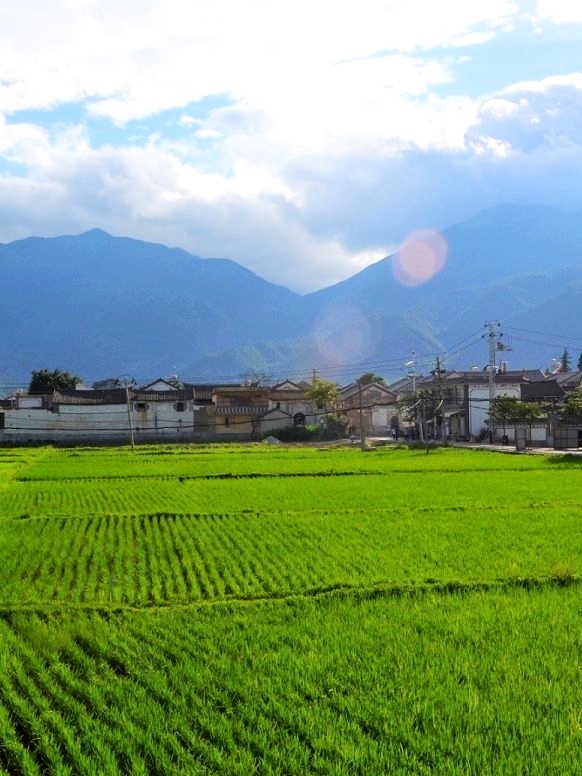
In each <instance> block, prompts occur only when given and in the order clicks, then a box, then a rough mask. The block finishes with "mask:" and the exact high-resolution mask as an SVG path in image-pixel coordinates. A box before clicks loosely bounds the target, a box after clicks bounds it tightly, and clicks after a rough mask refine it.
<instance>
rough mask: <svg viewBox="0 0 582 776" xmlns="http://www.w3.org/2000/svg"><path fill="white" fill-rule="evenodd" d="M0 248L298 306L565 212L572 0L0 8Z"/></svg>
mask: <svg viewBox="0 0 582 776" xmlns="http://www.w3.org/2000/svg"><path fill="white" fill-rule="evenodd" d="M0 51H2V56H1V57H0V242H4V243H6V242H11V241H12V240H16V239H21V238H24V237H28V236H31V235H37V236H46V237H49V236H56V235H60V234H79V233H81V232H84V231H87V230H89V229H93V228H96V227H99V228H102V229H105V230H106V231H108V232H110V233H111V234H114V235H120V236H129V237H134V238H137V239H143V240H149V241H155V242H160V243H164V244H165V245H169V246H171V247H181V248H184V249H185V250H187V251H189V252H191V253H193V254H195V255H197V256H202V257H205V258H216V257H227V258H230V259H233V260H234V261H237V262H239V263H240V264H242V265H244V266H245V267H248V268H249V269H251V270H252V271H254V272H256V273H257V274H258V275H260V276H261V277H264V278H265V279H267V280H269V281H271V282H274V283H279V284H282V285H285V286H287V287H289V288H291V289H292V290H294V291H299V292H301V293H306V292H309V291H313V290H315V289H318V288H322V287H325V286H329V285H332V284H333V283H336V282H338V281H340V280H342V279H344V278H346V277H349V276H352V275H354V274H355V273H356V272H358V271H360V270H361V269H363V268H364V267H365V266H367V265H369V264H371V263H373V262H375V261H377V260H379V259H380V258H382V257H384V256H386V255H389V254H391V253H393V252H395V251H396V250H397V249H398V246H399V245H401V244H402V243H403V242H404V241H406V238H407V236H408V235H409V234H410V233H411V232H413V231H415V230H419V229H427V230H440V229H443V228H445V227H446V226H449V225H451V224H454V223H457V222H459V221H463V220H466V219H468V218H470V217H471V216H472V215H474V214H475V213H477V212H478V211H480V210H483V209H485V208H488V207H492V206H494V205H496V204H499V203H506V202H513V203H519V204H530V203H531V204H544V205H550V206H553V207H557V208H560V209H564V210H570V211H572V210H578V209H580V210H582V4H579V3H575V2H573V0H537V1H536V0H530V1H529V2H510V1H509V0H483V1H482V0H439V2H438V3H435V2H433V0H392V2H385V1H383V0H358V1H357V2H356V0H309V1H307V0H294V2H293V3H289V2H284V0H244V2H241V0H164V2H163V3H162V2H161V1H160V0H50V2H46V0H20V2H19V3H15V2H14V0H10V2H8V0H0Z"/></svg>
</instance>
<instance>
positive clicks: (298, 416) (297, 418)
mask: <svg viewBox="0 0 582 776" xmlns="http://www.w3.org/2000/svg"><path fill="white" fill-rule="evenodd" d="M293 425H294V426H304V425H305V415H304V414H303V413H302V412H297V413H295V415H294V416H293Z"/></svg>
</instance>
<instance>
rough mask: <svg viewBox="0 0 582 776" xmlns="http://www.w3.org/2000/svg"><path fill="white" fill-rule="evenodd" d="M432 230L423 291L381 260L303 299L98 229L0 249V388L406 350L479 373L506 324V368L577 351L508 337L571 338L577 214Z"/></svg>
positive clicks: (291, 366) (275, 367)
mask: <svg viewBox="0 0 582 776" xmlns="http://www.w3.org/2000/svg"><path fill="white" fill-rule="evenodd" d="M442 236H443V239H444V240H445V242H446V244H447V246H448V260H447V263H446V265H445V266H444V268H443V269H442V271H441V272H440V273H439V274H438V275H436V276H435V277H434V278H432V279H431V280H430V281H428V282H426V283H424V284H422V285H419V286H416V287H412V288H411V287H406V286H403V285H401V284H400V283H399V282H398V281H397V280H396V278H395V277H394V274H393V272H392V261H393V260H392V258H391V257H388V258H386V259H383V260H382V261H380V262H378V263H377V264H374V265H372V266H370V267H368V268H366V269H364V270H363V271H361V272H359V273H358V274H357V275H355V276H354V277H352V278H349V279H348V280H345V281H343V282H342V283H339V284H337V285H335V286H331V287H329V288H326V289H322V290H321V291H318V292H316V293H313V294H309V295H306V296H300V295H299V294H296V293H293V292H291V291H289V290H288V289H286V288H283V287H281V286H277V285H273V284H271V283H268V282H267V281H265V280H263V279H262V278H260V277H258V276H257V275H255V274H254V273H252V272H250V271H249V270H247V269H244V268H243V267H241V266H240V265H238V264H236V263H235V262H233V261H229V260H227V259H200V258H199V257H196V256H191V255H190V254H188V253H186V252H185V251H182V250H179V249H170V248H167V247H165V246H163V245H157V244H151V243H146V242H142V241H139V240H132V239H129V238H118V237H112V236H110V235H108V234H106V233H105V232H102V231H100V230H92V231H90V232H87V233H85V234H82V235H79V236H77V237H71V236H68V237H57V238H51V239H41V238H29V239H26V240H20V241H17V242H14V243H10V244H8V245H0V273H1V278H2V290H3V297H2V304H1V305H0V332H1V336H0V382H4V383H13V382H15V381H17V380H18V381H20V382H21V383H25V382H26V381H27V379H28V377H29V375H30V371H31V370H32V369H39V368H45V367H46V368H51V369H52V368H61V369H67V370H70V371H73V372H76V373H77V374H80V375H81V376H82V377H83V378H85V379H86V380H93V379H96V378H101V377H109V376H115V375H117V374H122V373H130V374H132V375H133V376H135V377H136V378H138V379H141V378H143V379H147V378H153V377H157V376H160V375H168V374H170V373H171V372H175V371H177V372H178V373H179V374H181V375H182V376H183V377H187V378H189V379H193V380H195V379H197V378H201V379H216V378H225V377H227V378H230V379H233V380H234V379H237V378H238V379H240V378H241V377H244V376H248V375H251V374H253V373H254V372H261V373H267V374H273V375H274V376H275V377H279V376H282V375H284V374H285V373H287V374H290V375H293V374H294V373H295V374H301V375H307V374H309V373H310V371H311V370H312V369H314V368H315V369H319V370H321V371H322V372H323V373H324V372H326V371H327V372H328V373H329V374H330V375H332V376H335V377H336V378H337V379H340V380H341V379H350V378H351V377H352V376H353V375H354V373H356V372H357V370H358V369H359V368H360V367H361V371H367V370H368V369H370V368H372V369H374V370H375V371H380V372H381V373H383V374H386V375H387V376H398V374H399V371H400V372H401V371H402V362H403V361H405V360H407V359H408V358H409V357H410V351H411V350H412V349H414V350H415V351H416V353H417V354H418V356H419V359H421V360H422V359H423V360H424V364H427V363H428V362H429V360H430V359H431V358H432V357H433V355H434V354H436V353H447V352H448V353H449V354H450V355H449V360H448V361H447V362H446V365H447V366H449V367H453V366H461V367H467V366H469V365H470V364H473V363H475V364H478V365H483V364H484V363H485V362H486V360H487V346H486V343H485V341H484V340H482V339H481V336H480V335H481V333H482V332H483V325H484V323H485V321H487V320H500V321H501V322H502V323H503V326H504V328H505V329H506V330H508V332H509V333H511V329H512V327H513V328H514V329H515V330H516V331H515V336H514V337H513V340H514V341H513V346H514V350H513V353H512V354H511V355H510V354H507V355H506V358H507V360H508V361H509V362H510V366H519V367H521V366H528V367H545V366H547V365H549V363H550V360H551V358H552V357H556V356H559V355H560V354H561V351H562V350H563V348H564V347H569V349H570V350H571V351H576V345H575V344H574V346H573V345H572V344H570V343H568V342H566V341H564V342H563V344H562V343H561V341H560V337H558V338H557V339H556V338H553V339H552V338H550V337H549V336H546V337H539V336H534V337H528V336H519V335H518V334H517V329H523V330H525V331H537V332H542V333H544V334H546V335H550V334H551V335H562V334H563V335H564V337H563V338H564V339H566V336H569V337H572V338H573V342H574V343H576V341H577V340H576V338H577V337H580V338H582V295H581V291H580V288H581V284H582V219H581V218H580V216H579V215H574V214H565V213H560V212H558V211H555V210H551V209H549V208H526V207H517V206H500V207H497V208H492V209H491V210H488V211H485V212H483V213H479V214H477V215H476V216H475V217H474V218H472V219H470V220H469V221H467V222H465V223H462V224H457V225H454V226H451V227H450V228H449V229H446V230H444V232H443V233H442ZM471 339H472V340H474V344H473V345H472V346H470V347H469V344H468V343H469V341H470V340H471ZM579 341H580V342H581V343H582V339H581V340H579ZM574 355H575V360H576V361H577V357H578V353H577V352H576V353H574V352H573V356H574Z"/></svg>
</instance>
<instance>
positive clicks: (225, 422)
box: [224, 417, 230, 426]
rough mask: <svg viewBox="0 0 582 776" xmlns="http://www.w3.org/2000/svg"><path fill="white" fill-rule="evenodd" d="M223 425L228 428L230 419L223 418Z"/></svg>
mask: <svg viewBox="0 0 582 776" xmlns="http://www.w3.org/2000/svg"><path fill="white" fill-rule="evenodd" d="M224 425H225V426H230V418H228V417H225V419H224Z"/></svg>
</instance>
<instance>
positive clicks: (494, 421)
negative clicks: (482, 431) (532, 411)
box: [489, 394, 521, 436]
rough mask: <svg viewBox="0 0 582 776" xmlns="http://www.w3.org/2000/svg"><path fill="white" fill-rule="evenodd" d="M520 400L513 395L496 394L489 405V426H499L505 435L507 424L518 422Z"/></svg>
mask: <svg viewBox="0 0 582 776" xmlns="http://www.w3.org/2000/svg"><path fill="white" fill-rule="evenodd" d="M520 406H521V402H520V400H519V399H516V398H515V397H513V396H507V394H503V395H502V396H496V397H495V398H494V399H493V403H492V405H491V411H490V413H489V420H490V423H491V426H501V427H502V428H503V436H505V432H506V428H507V426H511V425H513V424H514V423H516V422H519V417H520Z"/></svg>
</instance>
